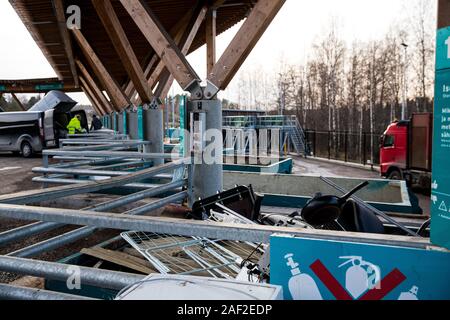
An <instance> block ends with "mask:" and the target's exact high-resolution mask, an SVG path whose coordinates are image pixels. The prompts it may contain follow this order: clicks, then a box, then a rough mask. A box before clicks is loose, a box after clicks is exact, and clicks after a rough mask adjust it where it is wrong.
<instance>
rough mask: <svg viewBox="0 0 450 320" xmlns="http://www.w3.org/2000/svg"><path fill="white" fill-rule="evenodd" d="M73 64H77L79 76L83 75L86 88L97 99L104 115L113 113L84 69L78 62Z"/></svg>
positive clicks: (108, 103)
mask: <svg viewBox="0 0 450 320" xmlns="http://www.w3.org/2000/svg"><path fill="white" fill-rule="evenodd" d="M75 63H76V64H77V66H78V68H79V69H80V72H81V74H82V75H83V77H84V79H85V80H86V82H87V87H88V88H89V89H91V90H92V93H93V95H94V96H95V97H96V98H97V100H98V102H99V104H101V105H102V107H103V110H104V111H105V113H111V112H113V111H114V110H113V108H112V106H111V103H110V102H109V101H108V100H107V99H106V97H105V95H104V94H103V92H102V91H101V90H100V88H99V87H98V86H97V84H96V83H95V81H94V79H93V78H92V77H91V75H90V74H89V72H88V71H87V69H86V67H85V66H84V65H83V64H82V63H81V61H79V60H75Z"/></svg>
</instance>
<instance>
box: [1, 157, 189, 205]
mask: <svg viewBox="0 0 450 320" xmlns="http://www.w3.org/2000/svg"><path fill="white" fill-rule="evenodd" d="M186 162H190V159H187V158H186V159H183V160H178V161H175V162H171V163H168V164H165V165H162V166H159V167H155V168H149V169H145V170H141V171H139V172H136V173H132V174H129V175H127V176H124V177H115V178H111V179H107V180H102V181H91V182H83V183H82V184H78V185H73V186H72V185H69V186H64V187H60V186H58V187H53V188H47V189H44V190H32V191H25V192H19V193H16V194H10V195H3V196H0V203H10V204H13V203H14V204H30V203H36V202H40V201H46V200H51V199H57V198H62V197H67V196H72V195H76V194H82V193H92V192H98V191H101V190H105V189H111V188H114V187H121V186H124V185H126V184H129V183H134V182H135V181H140V180H144V179H148V178H151V177H154V176H156V175H158V174H160V173H165V172H167V171H169V170H175V169H177V168H180V167H182V166H184V165H185V164H186Z"/></svg>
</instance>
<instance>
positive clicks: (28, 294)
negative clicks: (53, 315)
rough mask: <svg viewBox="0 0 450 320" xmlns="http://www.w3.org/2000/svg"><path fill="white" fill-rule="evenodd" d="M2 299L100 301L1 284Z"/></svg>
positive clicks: (0, 295)
mask: <svg viewBox="0 0 450 320" xmlns="http://www.w3.org/2000/svg"><path fill="white" fill-rule="evenodd" d="M0 299H4V300H98V299H94V298H88V297H83V296H76V295H72V294H67V293H60V292H53V291H47V290H41V289H34V288H24V287H15V286H10V285H7V284H0Z"/></svg>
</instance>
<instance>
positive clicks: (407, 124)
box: [380, 113, 433, 190]
mask: <svg viewBox="0 0 450 320" xmlns="http://www.w3.org/2000/svg"><path fill="white" fill-rule="evenodd" d="M432 136H433V115H432V114H431V113H416V114H413V115H412V117H411V119H410V120H408V121H396V122H394V123H392V124H390V125H389V126H388V128H387V129H386V131H385V132H384V134H383V135H382V137H381V140H380V171H381V175H382V176H383V177H386V178H388V179H392V180H406V181H407V182H408V183H409V185H411V186H418V187H420V188H422V189H426V190H430V188H431V163H432V162H431V153H432V152H431V151H432Z"/></svg>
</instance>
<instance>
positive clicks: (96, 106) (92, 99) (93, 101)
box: [80, 77, 106, 116]
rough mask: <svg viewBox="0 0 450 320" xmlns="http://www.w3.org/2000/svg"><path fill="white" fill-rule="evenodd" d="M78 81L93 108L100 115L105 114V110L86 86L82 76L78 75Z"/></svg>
mask: <svg viewBox="0 0 450 320" xmlns="http://www.w3.org/2000/svg"><path fill="white" fill-rule="evenodd" d="M80 82H81V89H82V90H83V92H84V94H85V95H86V97H87V98H88V99H89V101H90V102H91V104H92V107H93V108H94V110H95V112H96V113H97V114H98V115H100V116H102V115H104V114H106V113H105V111H104V110H103V109H102V107H101V105H100V102H99V101H98V100H97V98H96V97H95V96H94V94H93V93H92V91H91V89H90V88H89V87H87V86H86V81H85V80H84V78H83V77H80Z"/></svg>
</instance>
